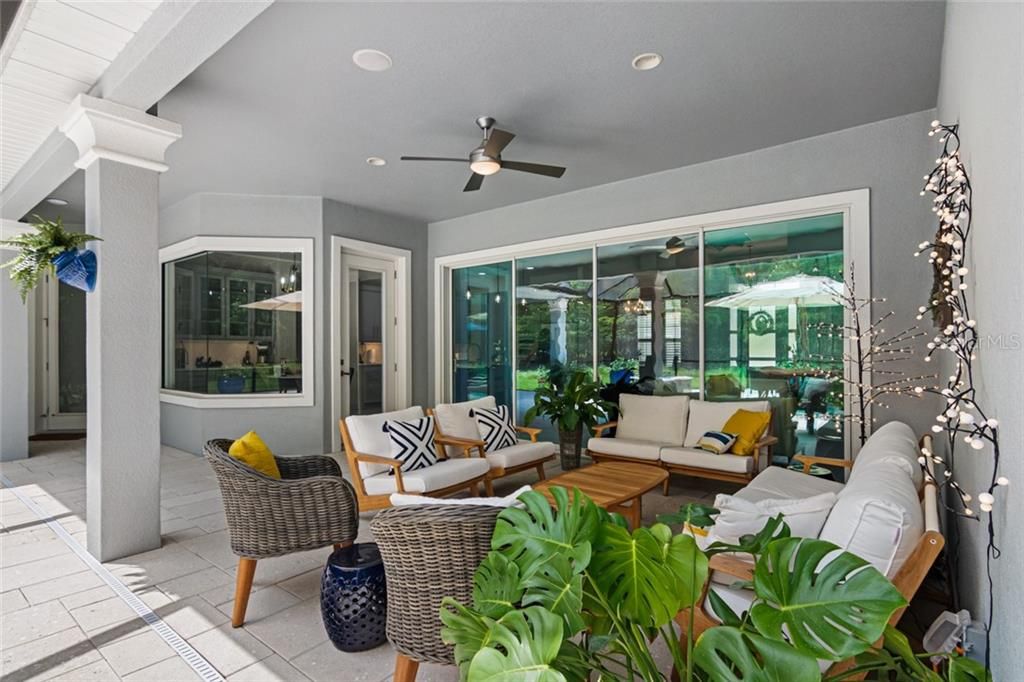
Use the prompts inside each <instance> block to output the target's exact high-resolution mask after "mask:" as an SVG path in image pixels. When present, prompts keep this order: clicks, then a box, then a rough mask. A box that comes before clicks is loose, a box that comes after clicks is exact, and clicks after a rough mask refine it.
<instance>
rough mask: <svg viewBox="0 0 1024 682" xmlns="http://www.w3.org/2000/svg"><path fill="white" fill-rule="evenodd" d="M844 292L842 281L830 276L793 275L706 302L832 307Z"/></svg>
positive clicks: (741, 305)
mask: <svg viewBox="0 0 1024 682" xmlns="http://www.w3.org/2000/svg"><path fill="white" fill-rule="evenodd" d="M842 294H843V283H842V282H838V281H836V280H834V279H832V278H831V277H821V276H818V275H793V276H791V277H786V278H785V279H780V280H776V281H774V282H761V283H759V284H755V285H753V286H751V287H747V288H746V289H744V290H743V291H740V292H737V293H735V294H731V295H729V296H726V297H725V298H720V299H718V300H717V301H713V302H711V303H708V305H709V306H715V307H718V308H751V307H756V306H783V305H791V304H796V305H799V306H807V307H811V306H819V307H820V306H832V305H842V303H841V302H840V301H838V300H837V298H836V297H837V296H841V295H842Z"/></svg>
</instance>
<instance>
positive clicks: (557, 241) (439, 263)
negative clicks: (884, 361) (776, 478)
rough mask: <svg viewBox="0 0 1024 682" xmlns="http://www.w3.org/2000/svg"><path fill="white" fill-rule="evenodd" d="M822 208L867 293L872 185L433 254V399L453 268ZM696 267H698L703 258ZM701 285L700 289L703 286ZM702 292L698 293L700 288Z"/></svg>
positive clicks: (444, 371) (443, 371)
mask: <svg viewBox="0 0 1024 682" xmlns="http://www.w3.org/2000/svg"><path fill="white" fill-rule="evenodd" d="M827 213H842V214H843V227H844V236H843V240H844V243H843V253H844V262H845V266H846V271H847V272H849V271H850V270H851V266H852V269H853V272H854V275H855V277H856V280H857V289H858V293H859V295H860V296H866V297H870V296H871V191H870V190H869V189H867V188H864V189H855V190H849V191H845V192H834V193H830V194H819V195H815V196H809V197H802V198H799V199H789V200H785V201H777V202H772V203H767V204H758V205H753V206H744V207H741V208H732V209H725V210H721V211H712V212H709V213H700V214H696V215H691V216H680V217H676V218H666V219H662V220H654V221H649V222H643V223H636V224H633V225H622V226H618V227H609V228H603V229H597V230H593V231H589V232H580V233H576V234H570V235H562V236H558V237H552V238H550V239H541V240H535V241H532V242H529V243H525V244H510V245H505V246H499V247H494V248H489V249H481V250H478V251H468V252H465V253H456V254H450V255H446V256H438V257H436V258H435V259H434V266H433V268H434V320H433V324H434V330H433V335H434V401H435V403H444V402H448V401H449V397H450V391H449V388H450V386H449V384H450V376H449V372H448V366H449V365H448V360H449V358H450V356H451V353H450V348H449V343H450V338H449V335H448V334H447V333H446V331H447V330H448V328H449V327H450V318H451V311H450V305H449V300H448V295H447V294H448V292H449V291H450V281H449V280H450V277H451V271H452V269H453V268H460V267H470V266H476V265H486V264H489V263H494V262H497V261H506V260H512V259H516V258H524V257H529V256H539V255H545V254H550V253H557V252H560V251H569V250H574V249H581V248H591V247H597V246H608V245H611V244H619V243H624V242H633V241H642V240H646V239H655V238H658V237H669V236H672V235H683V234H687V233H690V234H699V233H703V232H706V231H710V230H720V229H727V228H730V227H739V226H742V225H750V224H757V223H768V222H777V221H781V220H792V219H796V218H804V217H810V216H815V215H823V214H827ZM702 241H703V240H702ZM701 253H702V254H703V245H702V246H701ZM701 267H702V271H703V262H702V263H701ZM701 288H702V289H703V287H701ZM701 294H702V295H703V290H702V291H701ZM869 314H870V313H869ZM700 333H701V348H703V333H704V329H703V323H702V324H701V330H700ZM848 350H849V349H848ZM702 355H703V353H702ZM702 369H703V362H702ZM702 376H703V375H702ZM849 409H850V405H847V406H846V410H847V412H848V413H849ZM847 431H849V432H850V433H848V434H847V439H848V442H847V448H846V451H847V452H848V453H855V451H856V449H855V447H854V444H853V440H854V439H853V436H852V430H851V429H847Z"/></svg>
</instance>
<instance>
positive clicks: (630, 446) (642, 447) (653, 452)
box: [587, 438, 667, 462]
mask: <svg viewBox="0 0 1024 682" xmlns="http://www.w3.org/2000/svg"><path fill="white" fill-rule="evenodd" d="M666 445H667V443H655V442H653V441H649V440H640V439H637V438H591V439H590V440H589V441H587V450H590V451H591V452H596V453H598V454H604V455H615V456H616V457H629V458H630V459H642V460H647V461H651V462H657V461H658V459H659V458H660V457H661V449H662V447H665V446H666Z"/></svg>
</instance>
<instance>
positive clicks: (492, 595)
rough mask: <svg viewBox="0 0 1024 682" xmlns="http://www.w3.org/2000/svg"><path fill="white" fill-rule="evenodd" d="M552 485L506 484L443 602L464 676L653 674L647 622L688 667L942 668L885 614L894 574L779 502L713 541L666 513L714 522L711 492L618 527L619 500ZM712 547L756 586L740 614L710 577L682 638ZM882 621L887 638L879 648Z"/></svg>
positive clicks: (890, 609) (714, 673)
mask: <svg viewBox="0 0 1024 682" xmlns="http://www.w3.org/2000/svg"><path fill="white" fill-rule="evenodd" d="M551 493H552V496H553V498H554V507H552V504H551V503H549V502H548V500H547V498H545V497H544V496H543V495H541V494H540V493H537V492H527V493H525V494H523V495H522V496H520V498H519V500H520V501H521V502H522V503H523V505H524V506H523V508H509V509H505V510H503V511H502V512H501V514H500V515H499V517H498V521H497V525H496V527H495V530H494V534H493V537H492V540H491V546H492V550H491V552H490V553H489V554H488V555H487V557H486V558H485V559H484V561H483V562H482V563H481V564H480V566H479V568H478V569H477V572H476V575H475V578H474V583H473V597H472V603H471V604H462V603H459V602H458V601H456V600H454V599H451V598H448V599H445V600H444V602H443V604H442V607H441V620H442V621H443V623H444V627H443V629H442V638H443V639H444V641H445V642H447V643H449V644H452V645H454V651H455V659H456V662H457V664H458V665H459V668H460V671H461V674H462V678H463V679H467V680H469V681H470V682H477V681H483V680H488V681H494V682H500V681H506V680H507V681H508V682H512V681H515V682H529V681H534V682H566V681H570V680H571V681H577V680H579V681H583V680H591V679H597V680H644V681H645V682H648V681H650V682H653V681H657V680H665V679H667V678H668V675H669V672H670V671H669V670H663V669H661V668H660V667H659V664H658V661H657V660H656V658H655V656H654V654H653V653H652V643H653V642H654V640H655V639H658V638H660V639H661V640H662V641H663V642H664V646H665V647H666V648H667V650H668V652H669V654H670V655H671V658H672V667H674V668H675V670H676V671H677V672H678V674H679V676H680V679H682V680H684V681H685V682H692V681H694V680H701V681H705V680H713V681H716V682H718V681H722V682H725V681H729V682H733V681H739V680H745V681H762V680H763V681H766V682H767V681H770V680H782V679H785V680H787V682H804V681H805V680H806V681H808V682H810V681H818V680H822V679H827V680H831V681H833V682H838V681H839V680H844V679H852V678H853V676H855V675H860V674H863V673H866V672H870V671H888V673H895V674H896V678H897V679H907V680H911V679H925V680H941V679H944V678H943V677H940V676H939V673H935V672H933V671H932V670H931V668H928V667H926V666H925V664H924V663H923V661H922V659H923V656H920V655H917V654H914V653H913V652H912V651H911V649H910V646H909V645H908V644H907V642H906V639H905V638H904V637H903V636H902V635H901V634H900V633H899V632H898V631H896V630H895V629H893V628H889V627H888V625H887V623H888V620H889V618H890V617H891V616H892V614H893V613H894V612H895V611H896V610H897V609H899V608H902V607H903V606H905V605H906V602H905V600H904V599H903V597H902V596H901V595H900V593H899V592H898V591H897V590H896V588H895V587H894V586H893V585H892V583H890V582H889V581H888V580H887V579H886V577H885V576H884V575H882V574H881V573H879V572H878V571H877V570H876V569H875V568H874V567H872V566H870V565H869V564H868V563H867V562H865V561H864V560H863V559H860V558H858V557H856V556H854V555H853V554H850V553H849V552H844V551H841V550H839V548H837V547H836V546H835V545H832V544H830V543H828V542H825V541H822V540H813V539H804V538H794V537H790V535H789V528H788V527H787V526H786V524H785V523H784V522H783V520H782V517H781V516H780V517H776V518H775V519H772V520H771V521H770V522H769V523H768V524H767V525H766V526H765V528H764V529H763V530H762V531H761V532H760V533H758V534H756V535H751V536H745V537H743V538H741V539H740V542H739V544H737V545H727V544H723V543H713V544H712V545H710V546H709V547H708V548H707V549H705V550H703V551H702V550H701V549H700V548H698V546H697V544H696V542H695V541H694V538H693V537H692V535H691V534H690V533H686V532H679V533H676V532H674V531H673V530H672V525H671V524H676V523H682V524H683V526H684V527H686V526H689V527H690V528H693V527H698V528H699V527H707V526H709V525H712V524H713V523H714V521H713V517H714V515H715V514H716V513H717V511H716V510H714V509H711V508H709V507H704V506H701V505H687V506H686V507H684V508H683V509H682V510H680V513H679V514H673V515H666V516H663V517H660V518H659V523H656V524H654V525H653V526H650V527H647V528H643V527H642V528H637V529H634V530H632V531H630V530H629V529H628V528H627V526H626V523H625V521H624V520H623V518H622V517H621V516H619V515H618V514H612V513H609V512H607V511H605V510H603V509H601V508H600V507H598V506H597V505H595V504H594V503H593V502H592V501H591V500H590V499H588V498H587V497H586V496H584V495H582V494H581V493H580V492H579V491H578V490H575V491H573V494H572V495H571V496H570V494H569V492H568V491H566V490H565V489H564V488H558V487H554V488H552V489H551ZM722 552H742V553H746V554H750V555H751V556H752V557H753V558H754V559H755V564H754V575H753V580H752V581H751V582H749V583H746V584H744V587H747V588H749V589H752V590H753V594H754V599H753V602H752V604H751V606H750V608H749V609H748V610H747V611H745V612H744V613H743V614H739V615H738V614H736V613H734V612H733V610H732V609H730V608H729V606H728V605H727V604H726V603H725V602H724V601H723V600H722V599H721V598H719V597H717V595H716V594H715V592H714V591H710V590H709V591H708V592H707V598H708V602H709V604H710V606H711V608H712V609H713V611H714V612H715V615H716V616H718V619H719V620H720V621H721V625H719V626H717V627H712V628H710V629H707V630H705V631H704V633H703V634H701V635H700V637H699V638H697V639H696V640H694V638H693V637H692V636H689V635H688V636H686V637H684V638H683V639H682V641H680V638H679V635H678V633H677V631H676V630H675V629H674V628H673V620H675V619H676V618H677V617H678V614H680V613H684V614H686V613H688V614H689V616H688V618H689V623H687V625H688V626H689V627H688V629H687V632H688V633H692V632H693V613H694V611H693V609H692V608H690V607H694V606H695V605H697V604H698V602H700V601H701V599H702V596H703V595H704V585H705V583H706V581H707V578H708V572H709V557H711V556H714V555H715V554H718V553H722ZM686 619H687V616H684V617H683V621H684V623H685V621H686ZM883 635H885V645H884V647H882V648H879V649H876V648H875V647H874V645H875V643H876V642H877V641H878V640H880V639H881V638H882V637H883ZM851 658H855V663H854V665H853V667H852V668H849V669H848V670H846V671H845V672H843V673H839V674H837V675H834V676H832V677H827V678H823V677H822V673H821V672H820V667H819V660H821V661H840V660H846V659H851ZM946 669H947V672H948V674H949V679H950V680H956V679H959V680H963V681H965V682H968V681H974V680H978V681H983V680H985V679H986V677H985V671H984V669H983V668H980V666H978V665H977V664H975V663H973V662H971V661H968V660H967V659H963V658H953V659H951V660H950V661H949V664H948V666H947V667H946ZM921 671H925V672H921ZM928 675H933V676H934V677H928ZM958 675H959V676H958Z"/></svg>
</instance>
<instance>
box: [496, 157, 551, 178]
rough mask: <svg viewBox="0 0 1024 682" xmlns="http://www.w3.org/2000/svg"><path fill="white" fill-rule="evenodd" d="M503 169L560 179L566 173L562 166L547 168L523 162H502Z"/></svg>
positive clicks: (539, 164) (542, 165)
mask: <svg viewBox="0 0 1024 682" xmlns="http://www.w3.org/2000/svg"><path fill="white" fill-rule="evenodd" d="M501 167H502V168H508V169H509V170H515V171H522V172H523V173H534V174H536V175H547V176H548V177H551V178H560V177H562V174H563V173H565V169H564V168H562V167H561V166H545V165H544V164H542V163H525V162H523V161H505V160H504V159H502V161H501Z"/></svg>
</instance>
